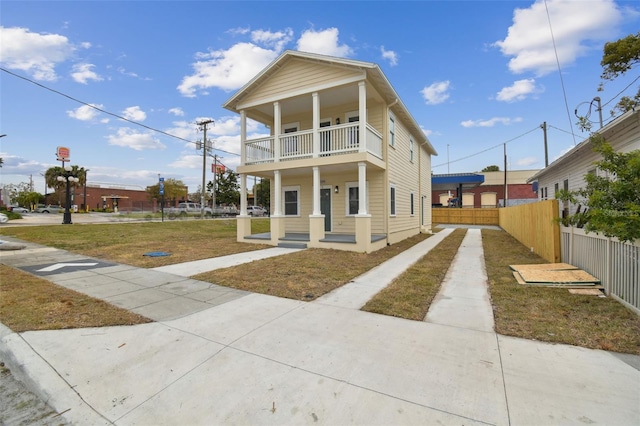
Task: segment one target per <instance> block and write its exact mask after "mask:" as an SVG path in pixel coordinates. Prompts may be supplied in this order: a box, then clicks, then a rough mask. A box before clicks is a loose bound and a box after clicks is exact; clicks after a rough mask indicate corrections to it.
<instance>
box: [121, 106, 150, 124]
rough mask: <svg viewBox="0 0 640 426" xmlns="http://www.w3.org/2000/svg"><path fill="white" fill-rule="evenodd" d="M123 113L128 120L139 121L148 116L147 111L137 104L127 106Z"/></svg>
mask: <svg viewBox="0 0 640 426" xmlns="http://www.w3.org/2000/svg"><path fill="white" fill-rule="evenodd" d="M122 115H123V117H124V118H126V119H128V120H132V121H138V122H140V121H144V120H146V118H147V113H146V112H144V111H142V110H141V109H140V107H139V106H137V105H136V106H132V107H129V108H126V109H125V110H124V111H122Z"/></svg>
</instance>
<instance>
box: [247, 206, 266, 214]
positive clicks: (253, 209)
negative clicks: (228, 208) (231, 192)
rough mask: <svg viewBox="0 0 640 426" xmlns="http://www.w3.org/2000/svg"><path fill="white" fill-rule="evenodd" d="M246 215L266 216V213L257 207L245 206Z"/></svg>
mask: <svg viewBox="0 0 640 426" xmlns="http://www.w3.org/2000/svg"><path fill="white" fill-rule="evenodd" d="M247 214H248V215H249V216H266V215H267V211H266V210H265V209H263V208H262V207H258V206H247Z"/></svg>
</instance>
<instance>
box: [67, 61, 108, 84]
mask: <svg viewBox="0 0 640 426" xmlns="http://www.w3.org/2000/svg"><path fill="white" fill-rule="evenodd" d="M94 66H95V65H93V64H75V65H74V66H73V72H72V73H71V78H73V80H74V81H76V82H77V83H82V84H87V82H88V81H89V80H93V81H102V80H103V78H102V77H100V76H99V75H98V74H96V73H95V72H94V71H93V69H92V68H93V67H94Z"/></svg>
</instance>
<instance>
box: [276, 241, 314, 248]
mask: <svg viewBox="0 0 640 426" xmlns="http://www.w3.org/2000/svg"><path fill="white" fill-rule="evenodd" d="M278 247H282V248H292V249H306V248H307V245H306V244H305V243H292V242H284V243H278Z"/></svg>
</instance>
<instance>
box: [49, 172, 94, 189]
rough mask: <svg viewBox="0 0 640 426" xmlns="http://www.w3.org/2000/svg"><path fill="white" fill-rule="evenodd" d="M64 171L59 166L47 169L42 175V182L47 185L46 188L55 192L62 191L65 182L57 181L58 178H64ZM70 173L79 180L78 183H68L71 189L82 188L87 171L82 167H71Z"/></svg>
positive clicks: (64, 187)
mask: <svg viewBox="0 0 640 426" xmlns="http://www.w3.org/2000/svg"><path fill="white" fill-rule="evenodd" d="M65 173H66V171H65V170H64V169H63V168H62V167H60V166H54V167H50V168H49V169H47V171H46V172H45V173H44V180H45V182H46V184H47V188H53V189H54V191H55V192H58V191H63V190H65V189H66V187H67V182H66V180H63V181H59V180H58V176H64V174H65ZM71 173H72V174H73V175H74V176H76V177H77V178H78V179H80V181H79V182H70V183H69V184H70V185H72V188H74V187H75V188H79V187H82V186H84V184H85V182H86V179H87V171H86V170H85V168H84V167H78V166H71Z"/></svg>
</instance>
